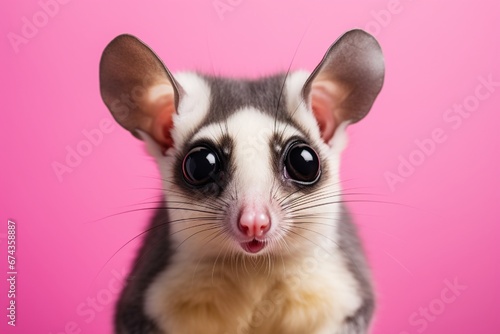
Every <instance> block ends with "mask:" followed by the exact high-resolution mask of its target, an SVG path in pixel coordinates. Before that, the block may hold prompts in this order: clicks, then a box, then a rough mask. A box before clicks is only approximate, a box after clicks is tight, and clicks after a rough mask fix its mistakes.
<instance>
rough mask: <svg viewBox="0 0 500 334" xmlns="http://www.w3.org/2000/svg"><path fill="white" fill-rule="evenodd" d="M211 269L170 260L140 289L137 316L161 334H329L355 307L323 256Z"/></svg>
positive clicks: (347, 285) (349, 285) (355, 298)
mask: <svg viewBox="0 0 500 334" xmlns="http://www.w3.org/2000/svg"><path fill="white" fill-rule="evenodd" d="M214 261H215V260H214V259H212V260H210V261H207V260H204V261H202V260H200V261H192V260H188V259H185V258H181V257H180V256H178V257H177V258H175V259H174V261H173V263H171V265H170V266H169V268H168V269H166V270H165V271H164V272H162V273H161V274H160V275H158V277H157V278H156V280H155V281H154V283H153V284H152V285H151V287H150V288H149V289H148V291H147V296H146V306H145V311H146V313H147V314H148V315H149V316H150V317H151V318H153V319H154V320H155V321H156V322H157V323H158V324H159V326H160V328H161V329H162V330H163V331H164V332H165V333H168V334H195V333H203V334H240V333H241V334H257V333H258V334H280V333H283V334H295V333H296V334H304V333H311V334H327V333H328V334H333V333H335V331H334V329H335V328H338V327H339V324H340V323H341V322H342V321H343V319H345V317H346V316H349V315H351V314H352V313H353V312H354V311H355V310H356V309H357V308H358V307H359V306H360V304H361V298H360V297H359V295H358V294H357V291H358V287H357V286H356V284H357V283H356V281H355V280H354V279H353V277H352V275H351V273H350V272H349V271H348V270H347V269H346V268H345V266H344V264H343V263H342V260H341V258H340V257H339V256H336V255H332V254H330V253H325V252H316V253H315V254H313V253H311V254H310V255H309V256H303V257H300V258H293V259H292V258H283V259H282V258H275V259H273V258H267V257H263V258H255V259H249V258H246V259H245V260H244V259H243V258H239V259H238V258H234V259H223V260H221V259H218V260H217V261H216V262H214ZM179 264H182V265H179Z"/></svg>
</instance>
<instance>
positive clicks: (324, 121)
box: [311, 86, 338, 142]
mask: <svg viewBox="0 0 500 334" xmlns="http://www.w3.org/2000/svg"><path fill="white" fill-rule="evenodd" d="M311 107H312V111H313V113H314V116H315V117H316V121H317V122H318V125H319V130H320V133H321V138H322V139H323V141H324V142H329V141H330V139H331V138H332V137H333V133H334V132H335V129H336V128H337V125H338V122H337V120H336V119H335V116H334V108H335V102H334V101H333V98H332V96H331V95H329V94H328V93H327V92H326V91H325V90H324V89H322V88H320V87H314V86H313V89H312V90H311Z"/></svg>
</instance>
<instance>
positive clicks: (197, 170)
mask: <svg viewBox="0 0 500 334" xmlns="http://www.w3.org/2000/svg"><path fill="white" fill-rule="evenodd" d="M383 76H384V65H383V58H382V54H381V51H380V47H379V45H378V44H377V42H376V41H375V40H374V39H373V37H371V36H370V35H368V34H366V33H365V32H362V31H360V30H354V31H351V32H348V33H346V34H345V35H343V36H342V37H341V38H340V39H339V40H338V41H337V42H336V43H335V44H333V45H332V47H331V48H330V49H329V50H328V52H327V54H326V55H325V57H324V58H323V61H322V62H321V63H320V64H319V65H318V66H317V67H316V69H315V70H314V71H313V73H312V74H310V75H309V74H308V73H305V72H300V71H299V72H292V73H287V74H279V75H275V76H270V77H267V78H263V79H258V80H236V79H226V78H216V77H211V76H206V75H200V74H196V73H178V74H176V75H175V76H173V75H171V74H170V72H169V71H168V70H167V69H166V68H165V67H164V66H163V64H162V63H161V61H160V60H159V59H158V58H157V57H156V56H155V55H154V53H152V51H150V50H149V49H148V48H147V47H146V46H145V45H144V44H142V43H141V42H140V41H138V40H137V39H135V38H134V37H132V36H128V35H122V36H119V37H117V38H116V39H115V40H113V41H112V42H111V43H110V44H109V45H108V47H107V48H106V50H105V51H104V53H103V57H102V59H101V67H100V79H101V94H102V96H103V99H104V102H105V103H106V105H107V106H108V107H109V109H110V110H111V112H112V114H113V116H114V117H115V119H116V120H117V121H118V122H119V123H120V124H121V125H122V126H124V127H125V128H126V129H128V130H130V131H131V132H132V133H134V134H135V135H136V136H138V137H140V138H141V139H143V140H144V141H145V142H146V143H147V146H148V150H149V152H150V153H151V154H152V155H153V156H154V157H155V158H156V160H157V162H158V164H159V168H160V172H161V174H162V180H163V189H164V193H165V198H166V201H165V207H166V208H167V209H168V211H169V217H170V221H169V222H168V227H169V232H170V236H169V238H170V241H171V242H172V243H173V244H172V247H173V248H174V249H176V250H177V251H179V252H181V253H185V254H190V255H193V254H194V255H195V256H201V257H205V256H209V257H219V256H222V257H227V256H228V254H230V255H231V254H232V255H238V254H239V255H242V254H243V255H247V256H261V255H265V256H270V255H276V256H287V255H293V254H294V253H296V252H302V251H305V250H307V249H311V244H312V245H321V244H322V243H324V241H325V240H327V241H328V240H329V241H331V242H336V241H335V240H334V239H335V238H336V234H335V233H334V232H335V227H336V223H335V222H336V220H337V218H338V215H339V214H340V210H341V208H340V203H341V197H340V196H341V188H340V182H339V174H338V172H339V160H340V153H341V150H342V148H343V147H344V145H345V127H346V126H347V125H348V124H350V123H354V122H357V121H359V120H360V119H361V118H363V117H364V116H365V115H366V114H367V113H368V111H369V109H370V107H371V105H372V104H373V101H374V99H375V97H376V96H377V94H378V92H379V91H380V89H381V86H382V83H383ZM124 96H125V97H126V101H125V99H124ZM325 237H326V239H325Z"/></svg>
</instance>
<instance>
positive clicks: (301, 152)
mask: <svg viewBox="0 0 500 334" xmlns="http://www.w3.org/2000/svg"><path fill="white" fill-rule="evenodd" d="M320 174H321V168H320V163H319V157H318V154H317V153H316V151H315V150H314V149H313V148H312V147H311V146H309V145H307V144H305V143H301V142H297V143H294V144H292V145H291V146H290V147H289V149H288V150H287V153H286V156H285V177H286V178H288V179H292V180H293V181H295V182H297V183H300V184H305V185H310V184H313V183H315V182H316V181H317V180H318V178H319V175H320Z"/></svg>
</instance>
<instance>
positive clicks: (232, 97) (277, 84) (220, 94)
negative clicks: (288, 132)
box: [203, 74, 290, 125]
mask: <svg viewBox="0 0 500 334" xmlns="http://www.w3.org/2000/svg"><path fill="white" fill-rule="evenodd" d="M203 78H204V79H205V80H206V81H207V83H208V85H209V86H210V91H211V93H210V94H211V96H210V107H209V110H208V113H207V116H206V118H205V120H204V122H203V124H204V125H207V124H209V123H214V122H223V121H224V120H226V119H227V118H228V117H230V116H231V115H232V114H234V112H235V111H237V110H239V109H241V108H244V107H254V108H256V109H258V110H259V111H261V112H263V113H266V114H269V115H270V116H272V117H273V118H274V117H275V115H276V117H277V119H278V120H280V121H286V122H290V117H289V114H288V112H287V110H286V109H287V105H286V101H287V99H286V89H285V87H283V85H284V80H285V74H277V75H274V76H270V77H266V78H261V79H256V80H249V79H230V78H219V77H212V76H203ZM282 87H283V88H282ZM282 90H283V91H282ZM280 94H281V98H280ZM278 100H279V106H278Z"/></svg>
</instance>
